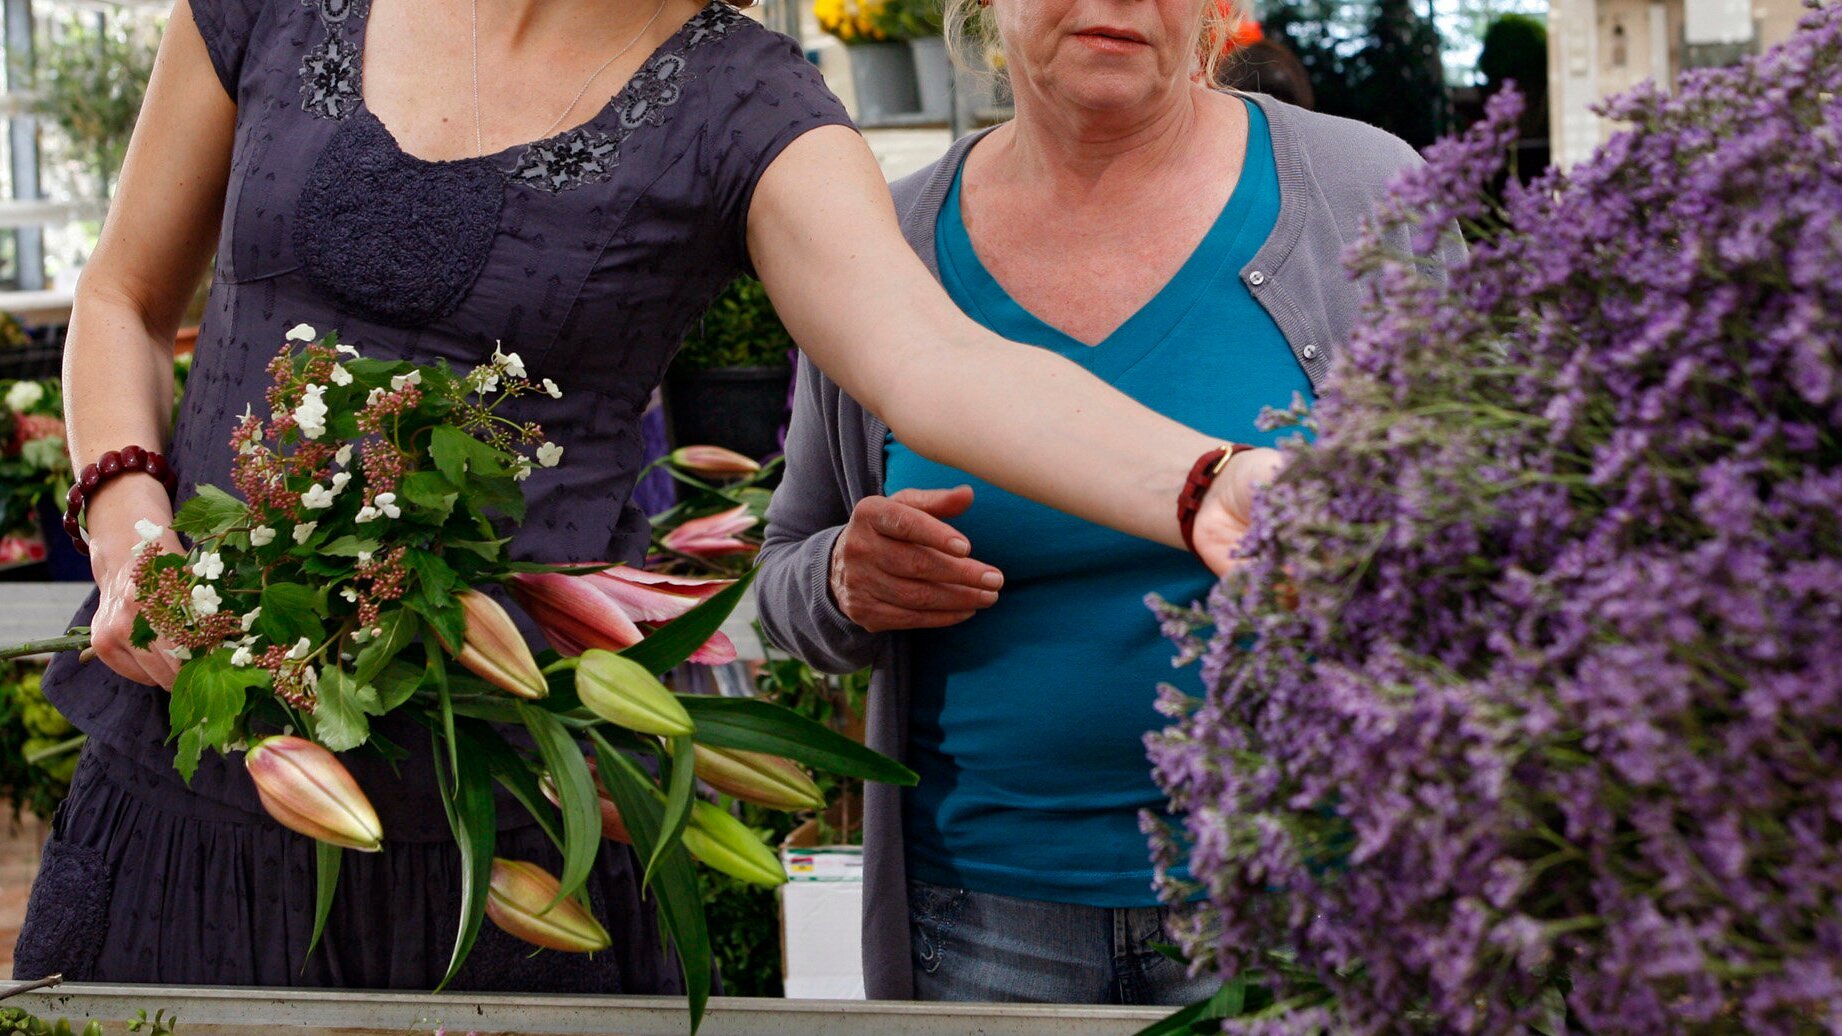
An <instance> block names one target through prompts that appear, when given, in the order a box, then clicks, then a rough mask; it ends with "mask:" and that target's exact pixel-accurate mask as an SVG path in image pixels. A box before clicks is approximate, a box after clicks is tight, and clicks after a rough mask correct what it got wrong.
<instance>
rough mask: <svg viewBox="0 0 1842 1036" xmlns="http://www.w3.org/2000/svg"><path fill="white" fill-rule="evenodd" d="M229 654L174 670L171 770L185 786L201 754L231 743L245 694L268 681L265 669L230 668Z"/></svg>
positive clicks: (169, 704)
mask: <svg viewBox="0 0 1842 1036" xmlns="http://www.w3.org/2000/svg"><path fill="white" fill-rule="evenodd" d="M230 654H231V652H230V649H229V648H219V649H218V650H216V651H213V652H211V653H210V654H208V655H204V656H202V657H199V658H194V659H191V660H190V661H188V662H186V664H184V665H182V666H180V667H179V675H178V677H177V678H176V679H174V681H173V693H172V694H171V695H170V696H169V698H168V701H167V714H168V718H169V720H170V722H171V729H172V731H173V735H174V737H176V738H178V739H179V758H178V759H176V760H175V761H174V765H176V766H177V767H178V768H179V772H180V774H181V775H182V776H183V777H184V778H185V779H186V781H187V782H188V783H189V782H190V781H191V780H192V774H193V773H195V772H196V771H197V769H198V760H199V758H200V757H201V754H202V752H203V750H204V749H206V748H216V749H218V750H220V751H222V750H223V748H224V746H225V744H226V743H227V742H228V741H229V740H230V735H231V732H232V731H234V730H235V729H236V723H237V720H238V719H239V718H240V717H241V716H242V715H243V707H244V705H245V703H246V702H247V701H248V699H249V691H250V690H251V689H252V688H256V687H263V686H267V684H268V682H269V673H268V670H266V669H257V668H255V667H253V666H251V667H248V668H243V667H239V666H233V665H231V664H230Z"/></svg>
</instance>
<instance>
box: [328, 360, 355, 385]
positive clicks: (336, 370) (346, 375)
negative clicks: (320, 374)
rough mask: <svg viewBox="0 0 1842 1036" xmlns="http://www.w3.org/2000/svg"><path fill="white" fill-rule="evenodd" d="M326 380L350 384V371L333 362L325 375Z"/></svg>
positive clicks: (339, 383) (338, 383) (337, 383)
mask: <svg viewBox="0 0 1842 1036" xmlns="http://www.w3.org/2000/svg"><path fill="white" fill-rule="evenodd" d="M326 380H327V381H330V382H332V383H333V384H335V385H350V384H351V383H352V372H351V371H349V370H346V369H345V368H344V367H341V366H339V365H338V364H336V363H335V364H333V369H332V372H331V373H330V374H328V375H327V376H326Z"/></svg>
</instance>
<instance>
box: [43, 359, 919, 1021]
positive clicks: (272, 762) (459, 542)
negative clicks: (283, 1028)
mask: <svg viewBox="0 0 1842 1036" xmlns="http://www.w3.org/2000/svg"><path fill="white" fill-rule="evenodd" d="M288 337H289V339H290V340H291V342H297V343H299V346H298V348H297V347H295V346H294V345H290V346H288V347H286V348H284V349H283V350H282V351H281V353H280V354H278V355H277V356H276V358H275V359H274V361H273V362H272V363H271V364H270V365H269V373H270V375H271V378H272V384H271V386H270V388H269V390H268V393H267V399H266V402H267V409H268V414H267V415H266V417H265V416H264V415H261V414H258V413H256V412H255V410H254V408H250V409H249V410H246V412H245V413H244V414H243V416H242V417H241V418H240V419H239V420H238V422H237V424H236V426H235V428H234V429H233V430H232V431H231V434H230V439H229V447H230V449H232V450H234V451H235V454H236V458H235V462H234V465H233V467H232V472H231V482H232V488H233V489H234V490H235V495H233V494H232V493H231V492H229V491H227V490H226V489H225V488H223V487H219V486H210V485H206V486H200V487H198V491H197V495H196V496H195V497H193V498H192V499H190V500H188V501H187V502H186V503H185V505H184V506H182V507H181V508H180V509H179V511H178V512H177V514H176V515H175V517H174V520H173V529H174V531H176V532H178V533H180V534H183V535H184V536H186V537H188V538H189V541H190V547H189V549H188V550H187V551H186V552H185V553H183V554H181V553H175V552H171V551H164V550H161V549H158V544H159V543H160V542H161V541H162V540H163V539H165V538H166V533H167V530H165V529H163V528H160V527H159V526H157V525H155V524H153V523H151V522H144V523H143V524H142V525H141V526H140V527H139V531H140V533H141V536H142V541H143V542H142V543H141V544H140V546H139V547H138V548H137V550H136V557H135V569H134V585H135V598H136V600H137V602H138V603H139V606H140V612H139V615H138V617H137V618H136V619H135V626H134V633H133V638H132V640H133V643H134V645H135V646H136V647H142V648H145V647H149V646H151V645H153V644H154V643H155V641H156V640H159V641H163V642H164V643H165V644H168V645H171V649H172V651H173V652H174V654H175V655H176V656H177V657H178V658H179V659H180V660H181V661H182V664H181V666H180V668H179V670H178V675H177V678H176V680H175V681H174V684H173V688H172V697H171V706H170V710H171V729H172V736H173V738H174V740H175V741H176V743H177V755H176V758H175V765H176V766H177V767H178V769H179V771H180V772H181V773H182V774H184V775H185V776H186V777H187V779H188V780H189V779H190V777H191V775H192V774H193V773H194V772H195V771H196V768H197V766H198V764H199V762H200V760H201V758H202V756H203V753H204V752H205V751H207V750H215V751H219V752H235V751H244V752H245V755H244V761H245V766H246V768H247V770H248V772H249V774H250V776H251V778H252V779H253V780H254V782H255V785H256V788H257V790H258V792H259V794H260V796H261V799H262V802H263V804H264V806H265V808H267V810H268V812H269V813H270V815H271V816H273V817H274V818H275V819H276V820H277V821H278V822H279V823H281V824H283V825H284V826H287V827H289V828H291V829H293V830H295V831H298V832H301V833H303V834H306V835H308V836H310V837H312V838H314V839H315V840H316V841H317V842H318V844H319V849H318V860H319V868H318V880H319V894H318V918H317V921H316V930H315V933H314V940H315V942H316V943H317V940H318V938H319V937H320V934H321V933H320V930H319V929H320V928H321V927H323V926H324V924H325V919H326V917H327V916H328V913H329V908H330V905H331V903H332V898H333V895H334V891H335V889H336V886H337V880H338V872H339V864H340V860H341V854H342V851H343V850H344V849H348V848H349V849H355V850H361V851H377V850H380V849H382V850H383V851H388V843H389V837H390V833H389V832H388V831H385V830H383V829H382V828H381V827H380V825H379V823H378V818H377V815H376V812H375V811H374V810H373V809H372V808H371V805H370V803H369V801H368V800H367V799H366V796H365V793H364V791H363V790H361V789H360V788H359V787H358V785H357V783H356V782H355V781H354V780H353V778H352V777H351V775H350V773H349V772H347V771H346V769H345V768H344V767H343V766H342V765H341V764H340V763H339V761H338V759H337V757H336V756H335V755H334V753H337V752H347V751H353V750H360V749H363V750H368V751H385V752H400V751H402V750H403V748H402V747H398V746H389V745H382V744H373V735H372V721H373V720H374V719H376V718H378V717H381V716H385V715H390V714H399V715H404V716H407V717H410V718H412V719H413V720H415V721H416V722H417V723H419V724H420V725H421V726H422V727H424V728H426V729H427V731H428V735H429V739H428V742H427V747H426V748H420V750H423V751H432V752H433V753H434V756H435V760H436V770H437V774H438V777H439V780H440V782H441V792H442V799H443V802H444V806H445V808H446V810H447V814H448V820H449V823H450V825H451V827H452V829H453V832H454V836H455V840H456V842H457V844H458V845H459V847H460V851H461V857H462V861H463V865H464V881H463V891H462V902H461V903H459V904H457V908H458V910H459V911H460V914H461V924H460V929H459V934H458V938H457V940H456V943H455V946H454V950H453V954H452V959H451V962H450V966H449V969H448V979H452V978H453V976H454V973H455V971H456V970H457V969H458V968H459V966H460V964H461V962H462V961H463V960H464V959H465V958H466V956H467V953H468V951H469V949H470V947H471V945H472V943H473V940H474V938H475V937H476V935H477V934H478V932H479V927H480V924H481V922H482V921H483V920H484V919H486V918H489V917H490V918H491V919H492V920H493V921H494V922H495V923H496V924H498V925H499V926H500V927H502V928H504V929H505V930H507V931H508V932H510V933H511V934H513V935H515V936H518V937H520V938H523V939H525V940H527V941H530V942H532V943H534V944H536V945H539V946H544V947H548V948H551V949H559V950H574V951H579V952H589V951H594V950H597V949H601V948H605V947H606V946H607V945H608V944H609V940H608V937H607V934H606V933H605V932H604V931H602V930H601V929H600V926H599V925H598V924H597V923H596V922H595V920H594V918H593V917H592V916H591V915H590V914H589V913H588V911H587V909H586V906H587V897H586V894H585V893H584V886H585V883H586V882H587V880H588V878H589V875H590V873H591V869H592V867H593V865H594V861H595V857H596V854H597V853H598V852H600V851H601V847H602V842H603V840H604V838H614V839H617V840H620V841H626V842H630V843H631V844H632V845H633V846H634V848H635V849H636V850H637V852H638V853H639V856H640V859H641V862H642V863H643V865H644V867H645V875H646V882H647V884H648V885H649V886H650V887H651V888H652V890H653V892H654V893H656V895H655V896H654V899H655V901H656V902H657V903H658V905H659V909H660V912H661V915H662V919H663V924H664V928H665V930H666V931H668V932H669V933H670V934H671V936H672V938H673V939H674V941H675V942H676V944H677V947H678V951H679V955H680V958H681V960H682V962H683V965H684V969H685V977H686V985H687V988H688V989H689V990H690V991H691V1006H692V1018H693V1026H695V1024H696V1021H697V1019H698V1018H699V1017H700V1015H701V1011H702V1007H703V1002H704V1000H705V998H706V997H707V995H708V990H709V982H710V958H709V949H708V933H707V931H706V929H705V925H704V919H703V912H702V910H703V907H702V896H701V892H700V890H699V886H698V876H697V872H696V870H695V869H694V867H693V865H692V859H693V858H695V859H697V860H699V861H701V862H703V863H704V864H706V865H707V866H711V867H715V868H718V869H720V870H723V871H725V872H726V873H729V874H731V875H734V876H736V877H740V878H742V879H744V880H748V881H753V882H756V883H759V884H764V885H774V884H779V883H780V882H782V881H784V880H785V875H784V874H783V873H782V872H781V869H780V865H779V861H778V859H777V858H776V857H775V855H774V853H773V852H772V851H771V850H769V849H768V848H767V847H766V846H764V845H763V844H762V843H761V842H760V841H759V840H758V839H757V838H756V837H755V836H754V835H753V834H752V833H751V832H750V831H748V830H747V829H746V828H744V827H743V826H742V825H741V824H740V823H739V822H738V821H736V820H734V819H733V818H732V817H730V816H729V814H728V813H726V812H724V811H722V810H720V809H717V808H716V807H714V806H711V805H710V804H708V803H705V802H701V801H699V800H697V799H696V796H695V791H696V781H697V779H698V778H699V777H704V778H706V780H707V781H708V782H709V783H710V784H711V785H712V786H714V787H718V788H721V789H722V790H723V791H725V792H727V793H729V794H733V795H736V796H737V797H742V798H749V799H751V800H753V801H757V802H761V803H763V804H767V805H771V806H775V807H777V808H784V809H801V808H813V807H816V806H819V805H822V803H821V802H819V801H818V796H817V792H816V789H815V788H814V787H813V784H812V782H811V780H810V778H809V777H807V775H806V774H805V772H804V771H802V770H801V769H800V768H799V766H798V765H797V764H798V763H804V764H807V765H813V766H820V767H824V768H826V769H829V770H833V771H836V772H838V773H841V774H845V775H850V776H856V777H862V778H866V779H872V780H890V781H897V782H905V783H912V781H913V779H914V778H913V775H912V774H911V773H909V772H908V771H907V770H906V769H904V768H903V767H901V766H899V765H897V764H895V763H893V762H892V761H890V760H888V759H886V758H884V757H882V756H879V755H876V754H875V753H872V752H869V751H868V750H867V749H864V748H863V747H862V746H860V745H857V744H856V743H854V742H852V741H850V740H848V739H846V738H844V737H843V736H842V735H839V734H836V733H834V732H832V731H830V730H827V729H825V728H824V727H822V726H819V725H817V724H814V723H812V722H810V721H807V720H804V719H802V718H800V717H798V716H796V715H795V714H793V713H791V712H789V711H787V710H785V709H781V708H779V707H777V706H774V705H771V704H768V703H766V702H761V701H753V700H737V699H703V698H681V697H678V696H674V695H672V694H671V693H669V692H668V691H667V690H666V689H665V688H664V686H663V685H661V684H660V682H659V680H658V678H657V674H659V673H662V672H664V671H665V670H667V669H669V668H671V667H673V666H675V665H677V664H679V663H681V662H683V661H684V660H686V659H687V658H693V657H697V658H703V659H708V660H713V661H715V660H723V659H725V658H733V657H734V648H733V647H732V646H730V645H729V644H728V641H727V640H726V638H723V637H722V636H721V634H720V633H719V632H718V631H717V627H718V626H719V625H720V624H721V621H722V619H723V617H724V616H725V615H726V614H727V613H728V611H729V610H730V608H731V607H733V606H734V604H735V602H736V601H737V600H738V599H739V598H740V596H741V594H742V592H743V591H744V589H745V587H746V584H747V582H748V580H747V578H746V577H744V578H741V579H737V580H711V579H681V578H673V577H666V576H659V575H655V574H650V573H646V572H640V571H635V570H632V569H629V568H627V567H625V566H611V565H568V566H552V565H543V564H534V563H528V562H519V561H513V560H511V559H510V558H508V557H507V555H506V545H507V543H508V542H509V541H510V538H511V535H510V534H511V532H512V531H513V530H514V529H515V527H516V525H517V523H518V521H519V520H520V519H521V518H522V516H523V513H524V504H525V502H524V497H523V494H522V492H521V489H520V486H519V483H520V482H521V481H523V480H524V479H525V478H526V477H527V476H529V475H530V473H531V472H532V471H533V470H535V469H536V468H537V467H540V466H541V467H549V466H554V465H556V464H558V463H559V462H560V461H561V459H562V453H563V451H562V449H561V448H560V447H558V446H557V445H555V444H554V443H552V442H550V441H549V440H547V439H546V438H545V437H544V435H543V432H542V430H541V428H540V427H538V426H537V425H536V424H532V423H521V422H517V421H512V420H510V419H508V418H506V417H504V416H503V415H501V414H500V413H499V412H498V411H499V409H500V407H501V405H502V404H503V403H504V402H505V401H507V400H510V399H516V398H519V397H523V396H535V395H547V396H550V397H553V398H555V397H560V395H561V389H559V388H558V387H557V386H556V385H555V384H554V383H552V382H550V381H549V380H547V379H546V380H544V381H542V382H534V381H533V380H532V379H530V378H529V377H528V376H527V374H526V371H525V369H524V366H523V363H522V362H521V361H520V360H519V358H518V356H517V355H516V354H504V353H500V352H497V351H495V353H494V355H493V357H492V359H491V361H490V362H488V363H486V364H483V365H481V366H479V367H476V368H474V369H473V370H471V371H466V372H464V373H457V372H454V371H452V370H450V369H449V368H448V367H447V366H445V365H441V364H437V365H433V366H420V365H416V364H412V363H409V362H406V361H384V360H372V359H366V358H364V357H363V356H362V355H360V354H359V352H358V350H356V349H355V348H353V347H351V346H350V345H346V344H343V343H341V342H339V341H338V338H337V336H336V335H328V336H326V337H325V338H319V336H318V335H317V333H316V332H315V331H314V330H313V329H312V328H308V327H306V326H300V327H296V328H295V329H294V330H293V331H291V332H290V333H289V335H288ZM495 586H497V587H504V588H507V589H509V591H510V593H511V594H512V596H514V597H515V598H516V599H517V600H519V601H520V602H521V603H523V604H524V605H525V606H526V608H527V609H528V610H529V611H530V612H531V615H532V617H533V618H534V619H535V620H536V622H537V623H538V625H539V626H540V627H541V628H543V630H544V632H545V634H546V636H547V638H548V639H549V640H550V643H551V644H552V645H553V646H554V647H555V648H556V649H557V650H558V651H561V652H563V653H564V654H562V655H559V654H557V653H556V652H552V651H546V652H544V653H543V654H541V655H535V654H533V652H532V651H531V649H530V647H529V646H528V645H527V642H526V640H525V638H524V636H523V635H522V634H521V633H520V632H519V629H518V626H517V625H516V623H515V622H514V621H513V619H512V617H511V615H510V614H508V613H507V611H506V610H505V608H504V607H502V606H501V605H500V603H499V602H498V600H497V599H495V597H494V596H492V595H491V593H490V592H489V591H490V590H491V588H493V587H495ZM84 639H85V638H84V637H83V635H82V634H81V633H80V632H79V633H78V634H77V635H76V636H74V637H72V638H67V639H66V641H65V642H63V643H60V644H58V645H57V646H59V647H73V646H79V644H80V643H81V642H82V641H83V640H84ZM47 646H48V645H45V644H39V645H30V646H28V647H31V648H35V649H37V650H44V649H46V647H47ZM565 656H567V657H565ZM508 725H509V726H517V727H521V728H523V730H524V732H525V733H526V734H527V735H528V743H529V744H530V745H532V746H534V747H533V748H529V749H527V748H523V747H520V746H518V745H516V744H514V743H513V742H512V741H511V740H508V739H507V738H506V737H505V736H504V735H503V734H502V733H501V727H503V726H508ZM585 745H586V746H587V747H586V750H585V747H584V746H585ZM403 747H408V748H411V749H412V750H415V749H417V748H418V746H403ZM589 753H592V754H593V756H594V760H595V761H594V764H593V765H591V764H590V762H589V758H588V755H589ZM642 761H646V762H652V763H654V764H655V766H656V770H657V773H658V776H657V777H656V778H655V777H654V776H653V775H652V774H651V773H650V772H649V768H648V767H647V766H644V765H642ZM495 782H496V783H497V784H499V785H501V786H503V787H504V788H506V789H507V790H509V791H510V792H511V794H512V795H513V796H514V797H516V798H517V799H518V801H519V802H521V803H522V804H523V805H524V806H525V807H526V808H527V809H529V810H530V812H531V814H532V815H533V817H534V818H535V819H536V820H537V821H538V822H539V824H541V825H542V827H543V828H544V830H545V831H546V832H548V833H549V835H550V836H551V838H552V840H553V841H554V842H555V843H556V844H557V846H558V848H559V850H560V851H561V853H562V856H563V860H564V863H563V868H562V873H561V874H560V875H556V876H553V875H550V874H547V873H545V872H543V871H542V870H541V869H539V868H537V867H536V866H535V865H533V864H530V863H528V862H523V861H511V860H496V859H495V858H494V852H493V847H494V838H495V832H496V815H495V809H494V803H493V794H492V791H493V785H494V784H495ZM374 790H375V789H374ZM619 851H625V850H624V849H621V850H619ZM444 982H445V980H444Z"/></svg>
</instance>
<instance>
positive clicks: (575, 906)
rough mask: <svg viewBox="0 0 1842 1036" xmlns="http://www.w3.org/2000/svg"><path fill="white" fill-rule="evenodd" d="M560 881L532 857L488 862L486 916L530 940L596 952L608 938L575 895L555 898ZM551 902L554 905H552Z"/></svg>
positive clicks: (573, 950)
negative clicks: (488, 883) (575, 898)
mask: <svg viewBox="0 0 1842 1036" xmlns="http://www.w3.org/2000/svg"><path fill="white" fill-rule="evenodd" d="M562 888H563V886H562V883H561V882H559V881H557V880H556V878H555V877H553V876H551V874H550V873H549V872H548V871H546V870H544V869H543V868H542V867H539V866H538V865H537V864H535V863H526V862H524V861H523V860H500V859H495V860H493V862H492V885H491V887H490V888H488V889H487V892H486V916H487V917H490V918H492V923H493V924H496V925H498V926H499V927H500V928H502V929H504V930H505V932H506V934H508V935H511V936H514V937H516V938H519V939H523V940H524V941H525V942H528V943H530V944H532V945H533V946H542V947H544V948H545V949H547V950H562V951H563V952H565V953H595V952H597V951H599V950H605V949H607V948H608V947H609V946H610V945H612V944H613V941H614V940H612V939H610V938H608V930H607V929H605V928H603V927H601V922H599V921H597V920H595V915H593V914H591V913H589V912H588V911H587V910H584V909H582V904H580V903H578V902H576V901H575V900H574V899H564V900H563V901H562V902H560V903H559V902H557V893H558V892H560V891H562ZM552 903H556V905H555V906H551V904H552Z"/></svg>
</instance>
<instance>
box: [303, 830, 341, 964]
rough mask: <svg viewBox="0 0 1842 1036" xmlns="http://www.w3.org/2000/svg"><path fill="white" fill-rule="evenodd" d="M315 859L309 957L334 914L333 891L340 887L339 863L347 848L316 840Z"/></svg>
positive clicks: (314, 847)
mask: <svg viewBox="0 0 1842 1036" xmlns="http://www.w3.org/2000/svg"><path fill="white" fill-rule="evenodd" d="M313 859H314V874H313V880H314V890H313V938H311V939H309V940H308V941H307V956H309V957H311V956H313V950H314V947H316V946H318V945H320V936H321V935H323V934H324V933H325V932H326V919H327V918H328V917H330V916H332V912H333V893H334V892H335V891H337V889H338V887H339V865H340V864H341V863H343V862H345V850H344V849H341V848H340V847H338V846H336V845H330V844H328V843H326V842H320V841H316V842H314V843H313Z"/></svg>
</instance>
